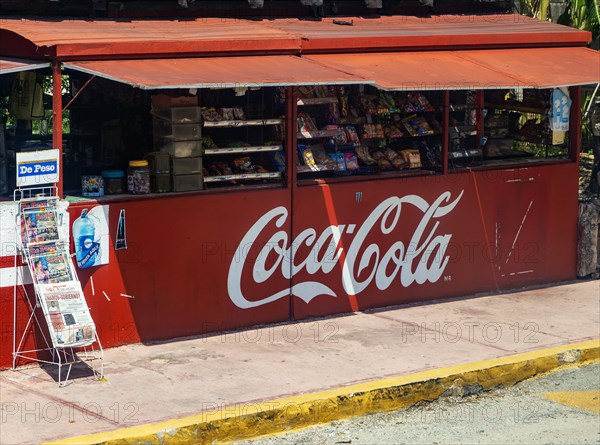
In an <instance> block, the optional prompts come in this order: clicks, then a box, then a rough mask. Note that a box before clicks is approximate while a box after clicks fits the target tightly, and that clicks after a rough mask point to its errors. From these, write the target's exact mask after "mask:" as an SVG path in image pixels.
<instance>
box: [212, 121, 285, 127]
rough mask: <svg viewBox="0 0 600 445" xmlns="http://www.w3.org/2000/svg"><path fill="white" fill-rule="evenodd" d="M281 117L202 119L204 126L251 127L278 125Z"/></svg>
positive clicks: (280, 122)
mask: <svg viewBox="0 0 600 445" xmlns="http://www.w3.org/2000/svg"><path fill="white" fill-rule="evenodd" d="M282 123H283V119H250V120H244V121H241V120H240V121H204V124H203V125H204V128H209V127H210V128H231V127H253V126H261V125H280V124H282Z"/></svg>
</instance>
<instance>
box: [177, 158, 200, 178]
mask: <svg viewBox="0 0 600 445" xmlns="http://www.w3.org/2000/svg"><path fill="white" fill-rule="evenodd" d="M172 163H173V167H172V169H173V175H193V174H198V173H202V158H201V157H196V158H173V159H172Z"/></svg>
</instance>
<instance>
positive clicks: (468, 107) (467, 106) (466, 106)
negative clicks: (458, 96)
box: [450, 104, 479, 111]
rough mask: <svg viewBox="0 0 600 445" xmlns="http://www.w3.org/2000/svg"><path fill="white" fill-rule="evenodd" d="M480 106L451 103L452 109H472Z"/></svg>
mask: <svg viewBox="0 0 600 445" xmlns="http://www.w3.org/2000/svg"><path fill="white" fill-rule="evenodd" d="M477 108H479V107H478V106H477V105H476V104H464V105H450V111H471V110H476V109H477Z"/></svg>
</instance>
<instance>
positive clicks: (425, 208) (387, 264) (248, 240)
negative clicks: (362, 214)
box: [227, 191, 463, 309]
mask: <svg viewBox="0 0 600 445" xmlns="http://www.w3.org/2000/svg"><path fill="white" fill-rule="evenodd" d="M462 195H463V191H461V192H460V194H459V195H458V197H456V199H454V200H453V201H451V193H450V192H444V193H442V194H441V195H440V196H439V197H438V198H437V199H436V200H435V201H434V202H433V203H431V204H429V203H428V202H427V201H426V200H425V199H423V198H421V197H420V196H417V195H407V196H404V197H402V198H399V197H397V196H392V197H390V198H388V199H386V200H385V201H383V202H382V203H381V204H379V205H378V206H377V207H376V208H375V209H374V210H373V211H372V212H371V214H370V215H369V216H368V217H367V218H366V220H365V221H364V223H363V224H362V225H361V226H360V227H359V228H358V230H356V224H348V225H346V224H340V225H331V226H328V227H327V228H325V230H323V232H321V234H320V235H318V236H317V232H316V230H315V229H313V228H308V229H305V230H304V231H302V232H300V233H299V234H298V235H297V236H296V238H295V239H294V240H293V242H292V244H291V245H290V244H289V239H288V232H287V231H285V230H279V231H276V232H275V233H274V234H273V235H272V236H271V238H270V239H269V241H268V242H267V243H266V244H264V245H262V249H261V250H260V252H259V254H258V256H257V257H256V260H255V261H254V266H253V267H252V264H251V262H250V261H247V260H248V258H247V257H248V255H247V254H248V251H249V248H250V247H252V246H253V243H255V242H256V240H257V239H258V237H259V236H260V235H261V234H262V233H263V231H266V230H270V231H272V230H273V229H274V228H277V229H281V227H282V226H283V225H284V224H285V222H286V220H287V217H288V211H287V209H286V208H285V207H276V208H274V209H273V210H271V211H269V212H267V213H266V214H265V215H264V216H262V217H261V218H260V219H259V220H258V221H256V223H255V224H254V225H253V226H252V228H250V230H249V231H248V233H246V235H245V236H244V238H243V239H242V241H241V242H240V244H239V246H238V248H237V250H236V252H235V255H234V258H233V261H232V262H231V265H230V267H229V276H228V279H227V290H228V292H229V297H230V298H231V301H233V303H234V304H235V305H236V306H238V307H240V308H242V309H246V308H251V307H256V306H261V305H264V304H267V303H270V302H273V301H276V300H279V299H280V298H284V297H287V296H289V295H295V296H296V297H298V298H301V299H302V300H304V301H305V302H306V303H308V302H310V301H311V300H312V299H313V298H315V297H317V296H319V295H329V296H331V297H337V295H336V294H335V292H334V291H333V290H332V289H331V288H330V287H328V286H327V285H325V284H323V283H320V282H318V281H304V282H301V283H294V285H293V287H288V288H286V289H282V290H281V291H279V292H276V293H274V294H272V295H267V296H264V297H262V298H259V299H256V295H253V299H252V300H248V299H247V298H246V297H245V296H244V293H243V292H242V276H243V274H244V271H245V270H246V269H250V268H252V277H253V279H254V282H255V283H264V282H266V281H267V280H268V279H269V278H270V277H272V276H273V274H274V273H275V272H276V271H277V270H279V271H280V273H281V275H282V276H283V277H284V278H286V279H291V278H292V277H293V276H295V275H296V274H298V273H299V272H300V271H302V270H305V271H306V272H307V273H308V274H309V275H314V274H316V273H317V272H322V273H323V274H329V273H331V271H332V270H333V269H334V267H335V266H336V264H338V262H339V261H340V258H341V257H342V252H343V247H341V246H340V240H341V237H342V235H343V234H345V235H354V238H353V239H352V242H351V243H350V247H348V250H347V252H346V253H345V255H344V256H343V261H342V264H341V271H342V277H341V278H342V285H343V288H344V291H345V292H346V293H347V294H348V295H358V294H360V293H361V292H362V291H364V290H365V289H366V288H367V287H369V285H370V284H371V283H373V281H374V282H375V285H376V286H377V288H378V289H380V290H384V289H387V288H388V287H389V286H390V285H391V284H392V283H393V282H394V280H399V281H400V283H401V285H402V286H403V287H407V286H410V285H411V284H413V283H417V284H423V283H425V282H426V281H429V282H431V283H435V282H436V281H437V280H439V279H440V277H441V276H442V274H443V273H444V269H445V268H446V266H447V265H448V261H449V257H448V256H447V255H446V249H447V248H448V244H449V243H450V239H451V238H452V235H451V234H437V231H438V228H439V225H440V221H436V220H439V219H440V218H442V217H444V216H446V215H447V214H449V213H450V212H452V210H454V208H455V207H456V205H457V204H458V202H459V201H460V199H461V197H462ZM404 205H411V206H414V207H416V208H417V209H418V210H419V211H421V212H422V213H423V215H422V217H421V220H420V222H419V223H418V225H417V227H416V228H415V230H414V232H413V235H412V237H411V239H410V241H409V242H408V243H405V241H402V240H397V241H395V242H394V243H393V244H392V245H391V247H390V248H389V249H388V250H387V251H386V252H383V253H382V252H381V249H380V246H379V245H378V244H375V243H371V244H368V243H367V241H366V240H367V238H368V235H369V234H370V233H372V232H375V231H379V232H380V233H381V234H383V235H389V236H393V232H394V229H395V228H396V227H397V226H398V222H399V220H400V216H401V213H402V207H403V206H404ZM431 222H433V224H432V225H430V223H431ZM428 226H430V228H429V230H428V233H427V234H425V229H426V228H427V227H428ZM267 233H268V232H267ZM302 245H305V246H306V247H307V248H310V249H311V250H310V253H309V254H308V255H307V256H306V257H305V258H296V255H297V253H298V248H299V247H300V246H302ZM273 258H274V261H273ZM267 259H269V264H270V265H269V266H267Z"/></svg>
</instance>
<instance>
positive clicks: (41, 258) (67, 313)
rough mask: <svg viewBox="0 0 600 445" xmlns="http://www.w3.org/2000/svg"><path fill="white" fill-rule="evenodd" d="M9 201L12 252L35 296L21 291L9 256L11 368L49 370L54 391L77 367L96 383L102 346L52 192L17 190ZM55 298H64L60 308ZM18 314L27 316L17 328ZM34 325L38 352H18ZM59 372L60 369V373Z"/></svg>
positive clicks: (99, 377) (100, 375) (51, 188)
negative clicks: (21, 364)
mask: <svg viewBox="0 0 600 445" xmlns="http://www.w3.org/2000/svg"><path fill="white" fill-rule="evenodd" d="M13 201H14V202H15V203H17V205H18V212H17V214H16V215H15V226H16V233H17V234H18V236H17V238H18V242H17V243H16V244H17V246H18V253H19V254H20V255H21V258H22V259H23V261H22V262H23V265H24V266H26V268H27V269H28V273H29V274H30V275H31V280H32V284H33V288H34V291H35V296H34V297H33V298H32V297H30V295H29V293H28V291H27V287H26V281H27V279H28V278H29V277H28V276H27V272H25V267H18V266H19V264H18V262H17V261H18V255H15V259H14V270H15V283H14V291H13V354H12V356H13V363H12V369H13V370H15V369H16V367H17V365H18V361H19V359H23V360H27V361H31V362H38V363H40V364H41V365H55V366H57V367H58V386H59V387H64V386H66V385H67V383H68V381H69V377H70V375H71V369H72V367H73V365H75V364H78V363H82V364H85V365H86V366H87V367H88V368H89V369H90V370H91V371H92V374H93V376H94V378H95V379H97V380H102V379H103V377H104V351H103V349H102V344H101V342H100V338H99V337H98V333H97V331H96V327H95V324H94V322H93V320H92V319H91V315H90V314H89V308H88V306H87V303H86V300H85V297H84V295H83V291H82V289H81V283H80V282H79V279H78V277H77V273H76V271H75V267H74V264H73V261H72V260H71V255H70V254H69V242H68V237H67V239H65V238H64V237H61V236H60V235H59V233H60V226H62V221H63V218H64V216H65V214H64V212H59V210H58V204H59V196H58V189H57V187H56V186H47V187H37V188H19V189H16V190H15V191H14V193H13ZM34 220H36V221H34ZM36 223H37V224H36ZM44 265H45V266H46V268H44ZM18 288H21V289H22V299H23V300H24V301H25V305H24V306H25V309H23V305H22V304H21V305H20V304H19V292H18ZM61 298H65V300H64V301H65V302H64V303H62V301H61ZM32 300H33V301H32ZM61 303H62V304H63V309H62V311H61V306H60V305H61ZM23 310H28V311H29V313H28V318H27V322H26V323H25V326H24V327H23V328H22V329H19V327H18V322H17V321H18V320H19V311H23ZM23 318H24V317H23ZM44 324H45V326H44ZM36 326H37V332H39V334H40V336H41V343H42V344H41V345H36V346H41V347H37V348H35V349H24V348H25V344H26V341H27V338H28V336H29V335H31V334H32V333H33V332H34V330H35V328H36ZM44 328H46V329H44ZM48 356H49V358H44V357H48ZM96 365H97V366H96ZM63 368H66V373H65V374H63V373H64V371H65V370H63Z"/></svg>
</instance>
